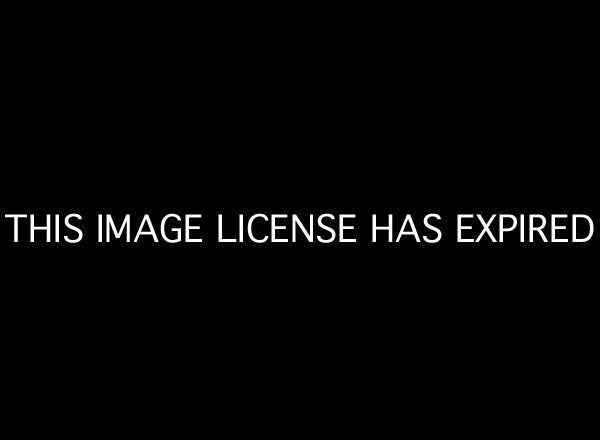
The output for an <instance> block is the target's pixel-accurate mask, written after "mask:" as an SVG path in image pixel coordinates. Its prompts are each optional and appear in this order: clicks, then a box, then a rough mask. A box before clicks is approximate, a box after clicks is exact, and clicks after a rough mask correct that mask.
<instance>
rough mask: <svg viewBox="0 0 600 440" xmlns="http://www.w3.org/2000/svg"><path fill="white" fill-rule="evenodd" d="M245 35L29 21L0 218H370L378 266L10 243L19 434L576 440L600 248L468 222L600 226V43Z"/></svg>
mask: <svg viewBox="0 0 600 440" xmlns="http://www.w3.org/2000/svg"><path fill="white" fill-rule="evenodd" d="M52 12H57V11H52ZM153 12H157V11H153ZM163 12H164V11H163ZM247 12H248V14H247V13H246V12H240V11H239V10H237V9H236V11H233V10H232V11H228V12H227V13H225V14H224V15H223V14H221V15H216V14H215V13H214V12H212V11H211V12H207V11H204V12H195V13H193V14H190V15H188V14H186V13H184V12H183V11H180V12H177V13H175V15H173V16H171V15H170V14H169V15H167V14H166V13H165V15H164V16H163V14H162V12H161V14H159V15H160V18H156V16H155V15H152V17H150V16H147V15H146V13H145V12H144V13H141V12H140V11H137V12H136V13H133V14H127V15H126V14H125V13H124V12H122V13H119V14H114V16H112V15H111V16H110V17H107V18H102V19H100V18H99V17H100V15H97V14H100V12H97V13H96V12H95V13H94V14H92V15H85V19H83V18H82V16H78V18H77V19H75V18H74V19H66V22H65V23H63V22H62V21H57V20H50V19H48V16H46V17H45V16H44V14H43V13H41V14H40V16H36V17H35V19H34V18H33V15H36V14H34V13H33V12H32V11H30V12H28V14H26V15H25V16H23V17H24V19H25V20H24V21H19V23H18V24H16V25H15V26H14V29H10V30H8V31H7V39H6V44H5V52H4V55H3V66H4V67H3V70H4V72H3V73H4V74H5V79H4V80H3V85H4V87H3V96H4V99H3V110H4V111H3V124H2V125H3V133H4V136H3V137H4V142H3V156H4V158H3V160H2V173H1V176H2V177H1V179H2V201H1V202H2V205H1V206H2V213H3V214H4V213H5V212H31V213H42V212H43V213H67V212H79V213H83V214H86V215H87V216H89V215H92V214H94V213H96V212H105V211H107V210H110V211H113V212H124V211H131V212H151V213H153V214H155V215H158V214H160V213H163V212H169V211H175V212H179V213H186V212H190V213H202V214H204V215H205V216H206V217H208V218H210V217H211V216H214V215H215V214H216V213H217V212H222V211H229V212H237V211H239V210H243V211H246V212H252V211H256V212H288V213H292V212H294V213H319V212H325V211H328V212H334V213H335V212H356V213H359V215H361V243H360V244H359V245H348V246H342V245H338V246H331V247H326V248H323V247H321V248H317V247H291V246H285V245H283V246H275V245H273V246H268V247H262V248H252V247H244V248H234V249H232V248H227V249H225V248H218V247H216V246H214V245H210V244H207V245H206V246H199V247H175V248H164V247H158V248H154V247H152V246H138V247H129V248H128V247H126V246H124V247H117V248H115V247H111V248H102V247H98V246H95V245H94V244H93V243H88V244H83V245H81V246H76V247H63V246H54V247H53V246H39V247H35V248H31V247H27V246H23V247H20V246H10V245H9V243H8V242H7V240H4V242H3V245H2V254H3V257H5V258H3V263H2V264H3V270H2V273H3V278H4V282H3V284H4V285H5V286H6V287H5V288H3V289H2V291H3V295H2V301H3V303H4V304H3V307H2V311H3V314H4V315H5V319H3V324H4V327H5V331H4V338H3V339H4V341H5V347H6V348H5V355H6V356H5V358H6V362H5V365H7V366H8V367H9V370H10V373H9V374H8V375H7V376H6V382H7V384H8V385H9V386H10V388H11V389H13V388H14V389H15V393H14V394H11V396H14V397H11V404H10V408H11V412H12V413H13V414H15V415H20V416H23V414H31V410H32V409H34V408H35V409H38V410H40V411H39V412H40V413H41V414H45V415H46V417H47V418H45V419H44V420H47V421H46V422H44V423H49V424H52V425H57V426H63V423H67V424H71V423H73V420H74V419H77V420H78V421H83V422H88V423H86V425H87V426H88V427H89V426H99V427H107V426H109V425H112V422H113V421H123V420H128V421H131V420H133V421H134V425H136V426H138V427H148V426H150V427H152V428H153V429H158V426H157V425H160V426H163V427H165V428H166V429H167V430H168V431H171V430H174V429H176V428H180V427H181V426H183V425H184V424H183V422H184V421H191V422H192V423H193V424H201V426H198V427H200V428H202V427H203V426H204V425H203V423H205V420H207V419H208V420H210V421H212V422H213V423H214V422H216V423H217V424H218V425H219V426H221V427H222V429H225V430H230V429H239V428H242V429H251V428H255V427H256V428H261V429H266V428H269V429H273V428H274V427H275V426H276V425H278V424H279V423H281V422H283V423H282V424H283V426H284V427H285V428H286V429H287V430H286V431H282V432H288V431H290V430H291V431H295V430H298V429H306V430H308V432H314V431H313V430H312V429H313V428H312V427H313V426H315V422H317V423H318V422H323V421H328V422H330V423H329V426H330V428H329V429H331V430H332V431H331V432H337V430H340V429H344V428H350V429H357V430H358V429H359V428H363V429H365V430H366V431H365V432H372V431H373V430H375V429H383V428H384V427H386V426H387V425H388V424H389V423H391V424H392V426H395V427H396V428H399V427H400V428H401V427H403V426H407V427H408V425H404V424H403V423H405V422H401V421H402V420H407V419H408V420H410V421H412V422H413V423H416V424H418V425H420V426H421V427H422V428H423V429H426V430H431V429H440V428H441V429H455V428H460V429H465V428H467V427H469V428H471V429H473V428H474V427H475V425H477V424H478V423H481V422H483V425H484V426H485V427H486V428H487V429H488V430H490V429H491V430H497V429H507V430H509V432H512V431H510V430H511V429H512V428H511V427H512V426H514V423H515V422H522V421H525V420H528V421H532V420H533V421H534V423H532V424H531V426H532V428H533V429H540V427H548V426H551V427H553V428H556V429H557V428H558V426H557V425H559V424H560V425H561V426H563V427H566V428H568V429H573V424H572V423H573V419H572V418H571V416H572V415H573V414H576V415H577V417H578V418H579V420H580V421H581V420H583V419H584V418H585V417H586V414H588V411H589V409H586V408H587V405H586V403H585V402H586V396H589V395H590V394H591V393H592V390H593V389H595V388H594V385H593V381H592V375H591V372H592V371H593V369H594V366H595V365H596V364H595V363H594V362H592V359H593V356H592V355H593V348H594V347H593V341H594V339H595V338H596V336H597V327H598V326H597V322H596V320H595V314H596V310H597V304H596V301H595V299H594V297H593V295H594V293H595V290H597V289H596V287H595V284H594V283H593V281H595V279H594V269H595V266H596V262H597V253H596V247H597V238H595V239H594V242H593V243H590V244H587V245H560V244H559V245H552V246H544V245H541V246H522V245H521V246H518V245H515V244H508V245H506V246H486V245H482V246H460V245H458V244H456V243H455V242H454V241H455V240H454V238H455V236H454V225H453V218H454V216H455V215H456V214H457V213H460V212H477V213H487V214H490V213H512V214H518V213H530V212H531V213H545V214H549V213H585V214H588V215H592V216H593V217H594V218H595V220H596V221H597V212H598V211H597V208H596V207H595V205H596V203H595V200H596V199H595V195H594V193H593V188H594V187H595V186H596V184H595V180H596V179H595V178H594V177H595V174H594V161H593V159H592V154H593V152H592V147H593V146H594V145H596V144H597V135H596V133H595V130H594V128H595V121H596V118H597V108H596V107H595V102H596V101H597V85H596V84H595V82H594V81H593V78H595V77H597V69H596V68H595V66H594V65H593V54H594V52H593V49H594V47H593V46H592V44H591V43H592V40H591V39H589V38H590V36H589V35H588V33H591V32H592V29H591V28H589V27H588V26H587V25H586V24H585V23H584V22H583V21H582V19H581V18H580V17H575V18H569V17H567V16H566V15H565V16H563V17H561V19H560V20H559V21H556V19H553V20H550V19H549V18H543V17H542V16H541V15H540V14H539V13H536V14H532V15H527V17H526V18H524V17H525V13H524V11H521V13H520V14H516V15H514V16H513V15H510V14H509V16H506V15H504V14H500V11H496V12H494V13H487V12H483V11H481V13H480V15H477V13H476V12H475V11H469V14H466V11H445V12H441V11H427V12H425V13H420V14H416V13H414V12H412V11H404V12H397V11H395V12H393V13H392V12H385V11H380V12H376V13H374V14H371V13H369V14H367V13H366V11H353V12H354V14H351V15H347V14H346V13H344V14H338V13H332V14H328V15H327V17H326V18H325V14H324V11H321V13H319V14H308V16H307V15H306V14H303V13H301V11H295V12H293V13H284V12H283V11H281V12H280V13H276V12H275V11H272V10H270V11H269V13H268V14H267V13H266V12H265V11H262V12H261V11H255V10H253V11H247ZM305 12H306V11H305ZM338 12H339V11H338ZM446 12H448V13H449V12H453V13H454V15H446ZM538 12H539V11H538ZM69 13H70V14H73V13H74V12H73V11H70V12H69ZM250 13H253V14H251V15H249V14H250ZM75 14H76V13H75ZM278 14H280V15H278ZM470 14H474V15H470ZM184 16H185V18H184ZM69 17H70V15H69ZM102 17H104V15H102ZM257 17H259V18H260V19H259V18H257ZM517 17H518V18H517ZM63 18H65V16H64V15H63ZM375 212H376V213H380V214H387V213H395V214H405V213H413V214H423V213H428V212H438V213H440V214H441V215H443V217H444V219H445V220H446V221H447V225H448V227H447V228H445V229H444V233H445V238H444V241H443V243H441V244H440V245H438V246H420V247H417V246H413V245H411V244H410V243H407V244H406V245H401V246H394V247H377V248H376V247H374V246H371V245H369V244H368V238H369V234H368V229H367V228H366V225H368V223H364V221H365V220H368V218H369V215H370V214H371V213H375ZM363 229H366V232H365V231H363ZM3 233H5V231H3ZM4 237H6V235H4ZM54 411H56V412H58V413H61V414H63V416H62V417H54V416H52V414H53V412H54ZM36 413H38V412H36ZM40 417H41V416H40ZM173 417H174V418H173ZM40 420H41V419H40ZM92 423H93V424H92ZM578 425H579V423H578ZM48 426H50V425H48ZM133 429H139V428H135V427H134V428H133Z"/></svg>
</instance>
